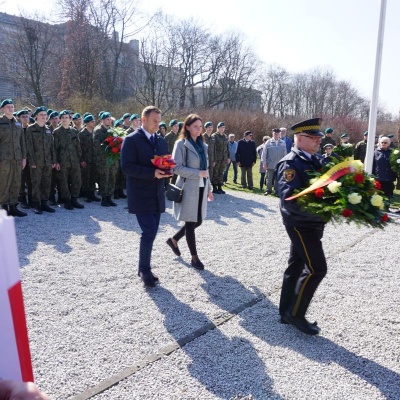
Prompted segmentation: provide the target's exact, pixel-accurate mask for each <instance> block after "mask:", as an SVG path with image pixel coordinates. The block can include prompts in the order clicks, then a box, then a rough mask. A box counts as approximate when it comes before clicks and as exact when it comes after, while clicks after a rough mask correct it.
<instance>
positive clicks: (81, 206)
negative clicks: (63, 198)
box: [71, 197, 85, 208]
mask: <svg viewBox="0 0 400 400" xmlns="http://www.w3.org/2000/svg"><path fill="white" fill-rule="evenodd" d="M71 204H72V207H74V208H85V206H84V205H83V204H80V203H78V199H77V198H76V197H71Z"/></svg>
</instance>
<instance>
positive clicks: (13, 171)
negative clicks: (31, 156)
mask: <svg viewBox="0 0 400 400" xmlns="http://www.w3.org/2000/svg"><path fill="white" fill-rule="evenodd" d="M21 171H22V167H21V160H4V161H0V205H1V204H11V205H15V204H18V194H19V189H20V187H21Z"/></svg>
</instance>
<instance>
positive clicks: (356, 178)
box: [354, 174, 364, 183]
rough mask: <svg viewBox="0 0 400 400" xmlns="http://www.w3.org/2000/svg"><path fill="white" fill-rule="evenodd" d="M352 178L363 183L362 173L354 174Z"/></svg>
mask: <svg viewBox="0 0 400 400" xmlns="http://www.w3.org/2000/svg"><path fill="white" fill-rule="evenodd" d="M354 180H355V181H356V182H357V183H364V175H363V174H355V175H354Z"/></svg>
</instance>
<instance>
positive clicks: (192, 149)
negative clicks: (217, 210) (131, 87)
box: [167, 114, 214, 269]
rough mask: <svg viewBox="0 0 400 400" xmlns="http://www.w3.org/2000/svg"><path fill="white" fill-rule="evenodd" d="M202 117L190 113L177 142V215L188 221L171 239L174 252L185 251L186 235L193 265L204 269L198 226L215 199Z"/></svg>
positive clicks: (169, 240) (179, 219)
mask: <svg viewBox="0 0 400 400" xmlns="http://www.w3.org/2000/svg"><path fill="white" fill-rule="evenodd" d="M202 127H203V124H202V121H201V118H200V117H199V116H198V115H196V114H190V115H188V116H187V117H186V119H185V122H184V124H183V127H182V129H181V134H180V137H179V139H178V140H177V141H176V142H175V145H174V150H173V152H172V157H173V158H174V159H175V162H176V167H175V168H174V173H175V174H176V175H177V176H178V179H177V180H176V185H177V186H179V187H182V186H183V196H182V202H180V203H173V211H174V216H175V218H176V219H177V220H178V221H184V222H185V225H184V226H183V227H182V228H181V229H179V231H178V232H177V233H176V234H175V235H174V236H173V237H172V238H169V239H168V240H167V244H168V246H170V247H171V249H172V251H173V252H174V254H176V255H177V256H180V255H181V252H180V250H179V248H178V241H179V240H180V239H181V238H182V237H183V236H186V241H187V244H188V247H189V250H190V254H191V255H192V260H191V265H192V266H193V267H194V268H196V269H204V265H203V263H202V262H201V261H200V259H199V257H198V255H197V249H196V237H195V232H194V231H195V229H196V228H197V227H199V226H200V225H201V223H202V221H203V219H204V218H205V216H206V212H207V199H208V200H210V201H212V200H213V199H214V197H213V194H212V186H211V183H210V179H209V177H208V149H207V145H206V144H205V143H204V142H203V138H202V135H201V133H202Z"/></svg>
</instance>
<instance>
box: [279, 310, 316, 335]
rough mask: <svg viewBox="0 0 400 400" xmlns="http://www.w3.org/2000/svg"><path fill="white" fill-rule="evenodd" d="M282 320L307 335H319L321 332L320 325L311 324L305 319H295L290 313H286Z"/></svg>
mask: <svg viewBox="0 0 400 400" xmlns="http://www.w3.org/2000/svg"><path fill="white" fill-rule="evenodd" d="M282 319H283V320H284V321H285V322H286V323H287V324H290V325H293V326H294V327H296V328H297V329H298V330H299V331H301V332H303V333H306V334H307V335H318V334H319V332H320V329H319V327H318V325H313V324H310V323H309V322H308V321H307V320H306V319H305V318H296V317H293V316H292V314H290V312H285V313H284V314H283V315H282Z"/></svg>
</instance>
